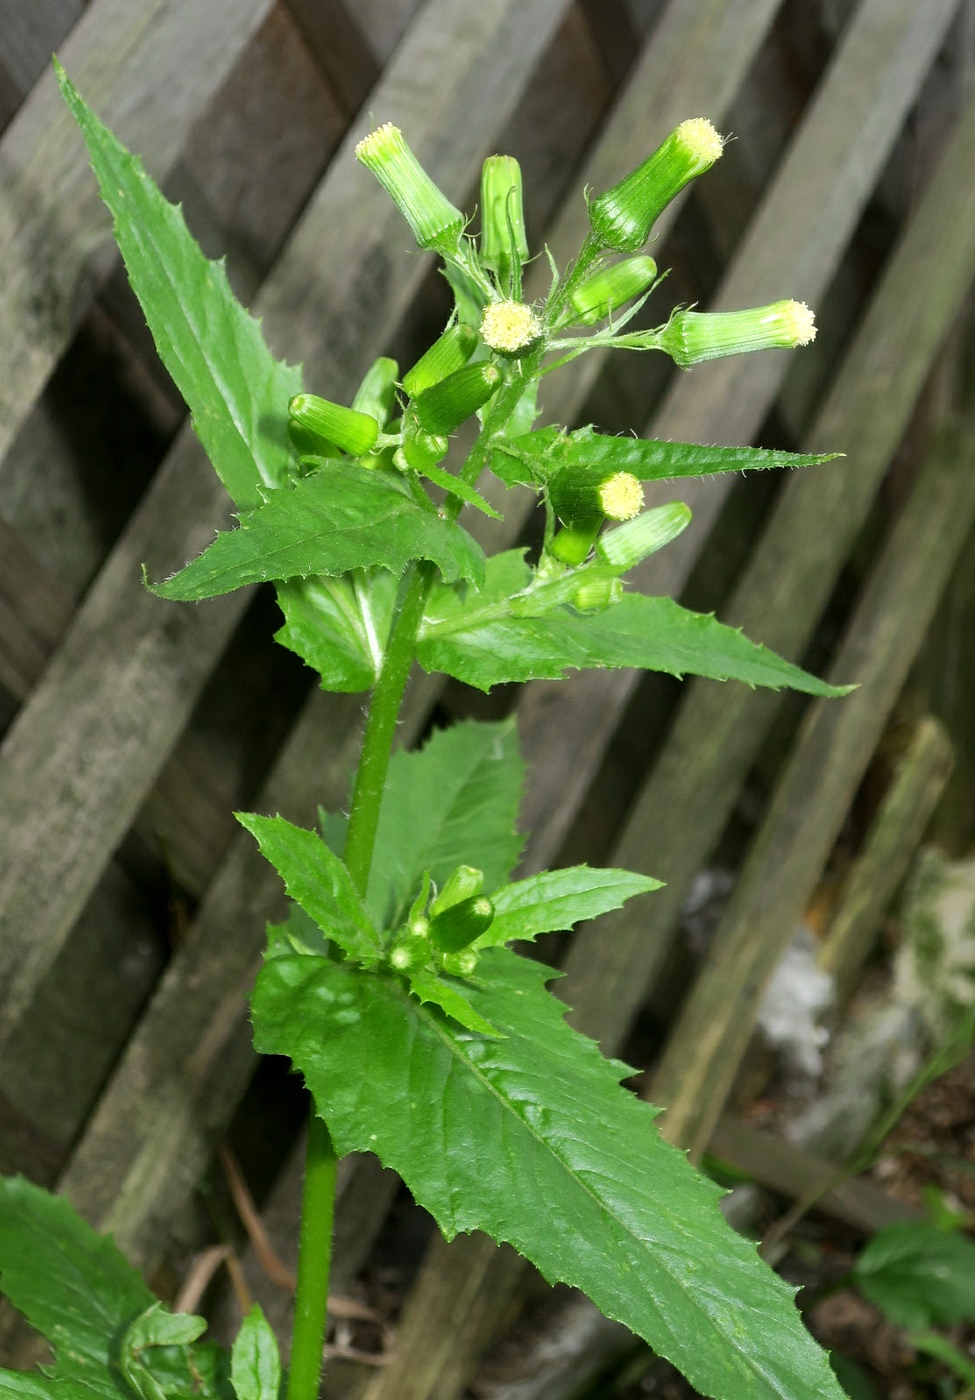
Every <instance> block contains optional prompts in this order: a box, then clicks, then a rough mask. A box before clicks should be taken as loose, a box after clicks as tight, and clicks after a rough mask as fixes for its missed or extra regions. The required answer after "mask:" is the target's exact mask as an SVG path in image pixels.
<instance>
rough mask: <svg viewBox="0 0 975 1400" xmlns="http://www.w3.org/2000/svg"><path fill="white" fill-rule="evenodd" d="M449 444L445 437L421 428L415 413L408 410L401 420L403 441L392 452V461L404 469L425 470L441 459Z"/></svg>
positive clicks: (445, 453) (444, 455)
mask: <svg viewBox="0 0 975 1400" xmlns="http://www.w3.org/2000/svg"><path fill="white" fill-rule="evenodd" d="M449 446H450V444H449V443H448V441H447V439H446V438H445V437H440V436H439V435H437V434H435V433H428V432H427V431H426V429H425V428H422V427H421V426H420V424H419V423H418V422H417V420H416V415H415V413H413V412H410V413H407V415H406V417H405V419H404V420H403V442H402V445H401V446H400V447H399V448H397V450H396V452H395V453H394V456H393V461H394V462H395V464H396V465H397V466H398V467H400V468H402V469H404V470H407V471H415V472H425V471H426V469H427V468H428V467H435V466H436V465H437V463H438V462H442V461H443V459H444V458H445V457H446V455H447V449H448V447H449Z"/></svg>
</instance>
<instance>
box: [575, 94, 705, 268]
mask: <svg viewBox="0 0 975 1400" xmlns="http://www.w3.org/2000/svg"><path fill="white" fill-rule="evenodd" d="M720 155H721V137H720V136H719V135H718V133H717V131H715V129H714V127H713V126H712V125H711V123H710V122H709V121H708V120H707V118H706V117H692V118H691V119H690V121H686V122H681V124H680V126H678V127H675V128H674V130H673V131H672V132H671V133H670V135H669V136H668V137H667V139H666V140H665V141H664V142H663V143H662V144H661V145H660V146H658V147H657V149H656V150H655V151H654V153H653V155H652V156H650V157H649V158H648V159H647V160H645V161H644V162H643V164H642V165H641V166H638V167H637V169H636V170H634V171H632V172H631V173H630V174H629V175H627V176H626V177H625V179H623V180H621V181H620V182H619V184H618V185H614V186H613V188H612V189H611V190H607V191H606V193H605V194H601V195H599V196H598V198H596V199H594V200H593V201H592V202H591V203H590V205H589V223H590V226H591V228H592V231H593V233H594V234H595V236H596V240H597V242H598V243H599V246H600V247H601V248H615V249H616V251H617V252H619V253H635V252H636V251H637V249H639V248H642V247H643V245H644V243H646V241H647V239H648V238H649V237H650V230H651V228H652V227H653V225H654V223H655V222H656V220H657V219H658V218H659V217H660V215H661V214H662V212H663V211H664V209H665V208H666V207H667V205H668V204H669V203H670V201H671V200H672V199H673V198H674V196H675V195H677V194H679V193H680V191H681V190H682V189H683V188H684V186H685V185H686V184H687V183H688V181H689V180H693V179H694V177H695V175H701V174H703V172H704V171H705V170H709V169H710V168H711V166H712V165H713V164H714V162H715V161H716V160H717V159H718V158H719V156H720Z"/></svg>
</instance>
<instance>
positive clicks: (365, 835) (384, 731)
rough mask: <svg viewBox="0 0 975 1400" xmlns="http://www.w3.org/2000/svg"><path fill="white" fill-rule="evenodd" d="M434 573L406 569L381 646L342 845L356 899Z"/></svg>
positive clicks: (425, 566)
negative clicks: (386, 639) (382, 651)
mask: <svg viewBox="0 0 975 1400" xmlns="http://www.w3.org/2000/svg"><path fill="white" fill-rule="evenodd" d="M435 573H436V566H435V565H433V564H431V563H429V562H428V561H426V560H424V561H422V562H420V563H418V564H412V565H411V566H410V570H409V572H408V573H407V575H406V578H405V579H404V584H403V590H402V592H401V594H400V600H401V601H400V605H399V611H398V612H397V615H396V619H395V621H394V623H393V627H392V631H391V633H390V637H389V643H388V645H387V647H386V657H385V660H384V661H383V667H382V670H381V671H380V673H379V679H378V681H377V682H376V687H375V689H374V690H373V692H372V700H371V701H370V704H369V718H368V720H367V721H366V732H365V735H364V736H363V740H362V753H361V755H360V757H359V767H358V770H357V772H356V776H355V787H354V789H353V792H352V809H351V812H350V814H349V834H348V836H347V837H346V841H345V864H346V866H347V868H348V871H349V874H350V875H351V876H352V883H353V884H354V885H355V887H356V889H357V890H358V891H359V893H360V894H362V895H364V894H365V892H366V885H367V884H368V881H369V869H370V866H371V865H372V851H373V847H374V845H375V843H376V828H377V827H378V825H379V808H380V806H381V804H382V798H383V789H384V788H385V786H386V773H387V771H388V769H389V760H390V756H391V754H392V751H393V738H394V736H395V734H396V721H397V718H398V717H399V707H400V704H401V703H402V700H403V692H404V690H405V689H406V682H407V681H408V680H409V676H410V667H411V666H412V665H413V658H414V656H415V654H416V636H417V632H418V631H419V628H420V622H421V620H422V618H423V608H424V605H425V603H426V600H427V594H428V593H429V591H430V585H431V584H432V583H433V579H434V575H435Z"/></svg>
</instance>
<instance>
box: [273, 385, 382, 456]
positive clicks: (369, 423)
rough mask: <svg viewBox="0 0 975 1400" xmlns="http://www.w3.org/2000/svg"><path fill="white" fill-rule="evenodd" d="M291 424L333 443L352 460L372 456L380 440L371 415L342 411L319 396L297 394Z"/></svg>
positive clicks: (377, 426) (339, 407) (348, 409)
mask: <svg viewBox="0 0 975 1400" xmlns="http://www.w3.org/2000/svg"><path fill="white" fill-rule="evenodd" d="M288 413H289V415H290V418H291V421H292V423H296V424H297V425H298V427H299V428H304V429H305V430H306V432H309V433H313V434H314V435H315V436H316V437H318V438H319V439H321V441H322V442H323V443H326V444H327V443H334V444H335V446H336V447H338V448H341V450H342V451H343V452H348V453H349V454H350V456H352V457H361V456H362V455H363V454H364V453H366V452H371V451H372V449H373V447H375V445H376V439H377V437H378V436H379V424H378V423H377V422H376V420H375V418H371V417H370V416H369V414H368V413H359V412H358V411H357V410H356V409H354V408H343V406H342V405H341V404H338V403H332V402H331V400H330V399H320V398H319V397H318V395H317V394H295V396H294V398H293V399H292V400H291V402H290V403H289V404H288Z"/></svg>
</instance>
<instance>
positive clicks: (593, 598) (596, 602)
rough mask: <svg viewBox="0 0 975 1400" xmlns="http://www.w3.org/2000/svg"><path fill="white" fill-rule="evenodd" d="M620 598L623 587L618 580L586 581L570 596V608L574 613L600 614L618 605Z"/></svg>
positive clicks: (594, 579)
mask: <svg viewBox="0 0 975 1400" xmlns="http://www.w3.org/2000/svg"><path fill="white" fill-rule="evenodd" d="M622 596H623V585H622V583H621V582H620V580H619V579H618V578H593V579H586V581H585V582H584V583H580V585H579V587H578V588H577V589H576V591H575V593H574V594H573V595H572V606H573V607H574V608H575V610H576V612H581V613H601V612H605V611H606V609H607V608H609V607H612V605H613V603H618V602H619V600H620V599H621V598H622Z"/></svg>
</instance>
